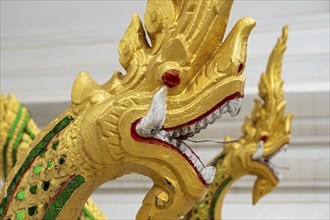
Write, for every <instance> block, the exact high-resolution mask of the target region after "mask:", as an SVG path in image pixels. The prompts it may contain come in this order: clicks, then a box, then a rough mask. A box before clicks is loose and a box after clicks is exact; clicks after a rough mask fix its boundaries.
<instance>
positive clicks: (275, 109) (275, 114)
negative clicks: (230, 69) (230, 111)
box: [185, 26, 293, 219]
mask: <svg viewBox="0 0 330 220" xmlns="http://www.w3.org/2000/svg"><path fill="white" fill-rule="evenodd" d="M287 38H288V27H287V26H285V27H284V28H283V33H282V36H281V37H280V38H279V39H278V41H277V44H276V45H275V47H274V49H273V51H272V53H271V55H270V57H269V61H268V65H267V69H266V72H265V73H263V74H262V75H261V78H260V81H259V97H260V99H261V100H260V99H256V100H255V107H254V110H253V111H252V115H251V117H246V119H245V122H244V124H243V126H242V132H243V136H242V137H240V138H239V142H237V143H232V144H225V149H224V150H223V151H222V152H221V153H220V154H218V155H217V156H216V157H215V158H214V159H213V160H212V161H211V162H210V163H209V165H213V166H215V167H216V169H217V171H216V175H215V179H214V180H213V182H212V184H211V185H210V191H209V192H208V194H207V196H206V198H205V199H204V200H203V201H201V202H199V203H197V204H196V205H195V206H194V208H193V209H192V210H191V211H190V212H189V214H188V215H187V216H185V219H198V218H199V219H221V211H222V205H223V201H224V197H225V195H226V193H227V191H228V189H229V188H230V187H231V185H232V184H233V183H234V182H235V181H237V180H238V179H239V178H241V177H242V176H245V175H255V176H257V180H256V181H255V184H254V188H253V204H256V203H257V202H258V201H259V200H260V199H261V198H262V197H263V196H265V195H267V194H268V193H270V192H271V191H272V190H273V189H274V187H276V186H277V185H278V184H279V180H278V179H277V178H276V177H275V175H274V174H273V170H272V169H271V168H270V167H269V166H267V165H265V164H263V163H261V162H258V161H255V160H253V159H252V155H253V153H254V152H255V151H256V149H257V146H258V143H259V142H260V140H261V139H262V137H267V140H266V141H265V143H264V151H263V157H266V158H267V157H269V156H270V155H272V154H274V153H275V152H277V151H278V150H279V149H280V148H281V147H283V145H285V144H288V143H289V141H290V138H291V135H290V130H291V119H292V117H293V113H289V114H287V115H285V106H286V101H285V100H284V90H283V81H282V79H281V70H282V60H283V54H284V51H285V49H286V42H287ZM229 140H231V138H230V137H226V139H225V141H229Z"/></svg>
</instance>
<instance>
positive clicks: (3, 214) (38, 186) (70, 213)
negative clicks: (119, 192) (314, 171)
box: [0, 111, 101, 219]
mask: <svg viewBox="0 0 330 220" xmlns="http://www.w3.org/2000/svg"><path fill="white" fill-rule="evenodd" d="M74 130H75V123H74V118H73V117H71V116H70V112H69V111H67V112H66V113H64V114H63V115H62V116H60V117H59V118H58V119H56V120H55V121H54V122H52V123H51V124H50V125H49V126H47V127H46V128H45V129H44V130H43V131H42V132H41V133H40V134H39V135H38V136H37V137H36V138H35V140H34V141H33V142H32V143H31V145H30V148H29V150H28V151H29V152H28V153H27V155H26V157H24V158H22V159H20V160H18V161H17V164H16V166H15V167H14V168H13V171H11V172H10V174H9V176H8V178H7V181H6V183H5V186H4V187H3V189H2V190H3V191H2V195H3V198H1V204H0V218H1V219H7V218H11V219H23V218H24V216H25V217H28V216H30V217H32V218H37V219H54V218H56V217H59V218H60V217H61V216H62V217H64V216H65V217H66V218H68V217H69V218H71V217H72V218H74V217H76V216H77V215H79V213H80V211H81V210H82V209H83V205H84V203H85V201H86V200H87V199H88V197H89V196H90V194H91V193H92V192H93V191H94V190H95V188H97V187H98V186H99V185H100V184H101V182H100V180H99V179H97V178H91V176H93V175H94V173H95V172H97V171H96V170H97V169H96V168H95V167H93V166H91V165H90V163H84V164H75V163H74V161H76V159H77V158H78V157H79V158H84V157H86V156H85V155H84V152H83V151H82V150H81V149H79V147H76V148H74V147H70V146H72V145H76V146H79V143H74V142H77V141H78V140H77V138H75V137H74V136H72V135H73V134H74V133H75V131H74ZM78 167H79V168H78ZM67 202H68V203H72V204H71V205H69V206H67V204H68V203H67ZM64 205H66V206H64ZM65 207H71V208H70V210H66V209H65ZM72 207H74V209H72Z"/></svg>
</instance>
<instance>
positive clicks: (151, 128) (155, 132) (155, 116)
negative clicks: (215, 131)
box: [131, 87, 242, 186]
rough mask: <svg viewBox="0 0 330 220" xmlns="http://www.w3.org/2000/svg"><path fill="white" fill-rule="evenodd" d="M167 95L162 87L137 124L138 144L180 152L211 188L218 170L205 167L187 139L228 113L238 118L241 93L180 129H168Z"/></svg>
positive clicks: (181, 126) (228, 98) (135, 132)
mask: <svg viewBox="0 0 330 220" xmlns="http://www.w3.org/2000/svg"><path fill="white" fill-rule="evenodd" d="M166 95H167V89H166V87H163V88H161V89H160V90H159V91H158V92H157V93H156V94H155V95H154V97H153V101H152V103H151V105H150V108H149V111H148V114H147V115H146V116H145V117H144V118H142V119H140V120H138V121H137V122H135V123H134V124H133V126H132V129H131V134H132V136H133V138H134V139H135V140H137V141H140V142H145V143H153V144H160V145H162V146H165V147H168V148H171V149H172V150H174V151H176V152H177V153H179V154H180V155H181V156H182V157H183V158H185V160H187V161H188V162H189V163H190V164H191V166H192V167H193V169H194V170H195V172H196V174H197V176H198V177H199V179H200V180H201V182H202V183H203V184H204V185H205V186H208V185H209V184H210V183H211V182H212V180H213V178H214V175H215V168H214V167H213V166H209V167H205V166H204V165H203V163H202V161H201V160H200V159H199V157H198V156H197V155H196V154H195V152H194V151H193V150H192V149H191V148H190V147H189V146H188V145H187V144H186V143H185V142H184V140H185V139H187V138H188V137H192V136H194V135H195V134H197V133H199V132H200V131H201V130H202V129H206V128H207V126H208V125H209V124H213V123H214V122H215V121H216V120H217V119H219V118H221V116H222V115H223V114H225V113H229V114H230V115H231V116H232V117H234V116H236V115H237V114H238V113H239V112H240V110H241V107H242V95H240V93H238V92H237V93H235V94H233V95H230V96H228V97H226V98H225V99H224V100H222V101H221V102H219V103H218V104H217V105H215V106H214V107H213V108H211V109H210V110H208V111H207V112H205V113H204V114H202V115H200V116H198V117H196V118H195V119H192V120H190V121H188V122H186V123H184V124H182V125H179V126H176V127H172V128H164V121H165V117H166Z"/></svg>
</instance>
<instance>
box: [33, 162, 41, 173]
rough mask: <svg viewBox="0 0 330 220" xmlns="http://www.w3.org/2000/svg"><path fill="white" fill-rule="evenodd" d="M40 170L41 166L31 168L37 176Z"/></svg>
mask: <svg viewBox="0 0 330 220" xmlns="http://www.w3.org/2000/svg"><path fill="white" fill-rule="evenodd" d="M41 168H42V164H40V165H37V166H35V167H33V172H34V173H35V174H37V175H38V174H40V172H41Z"/></svg>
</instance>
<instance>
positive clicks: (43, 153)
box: [39, 148, 47, 157]
mask: <svg viewBox="0 0 330 220" xmlns="http://www.w3.org/2000/svg"><path fill="white" fill-rule="evenodd" d="M46 152H47V148H44V149H42V150H41V151H40V153H39V156H40V157H44V156H45V153H46Z"/></svg>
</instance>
